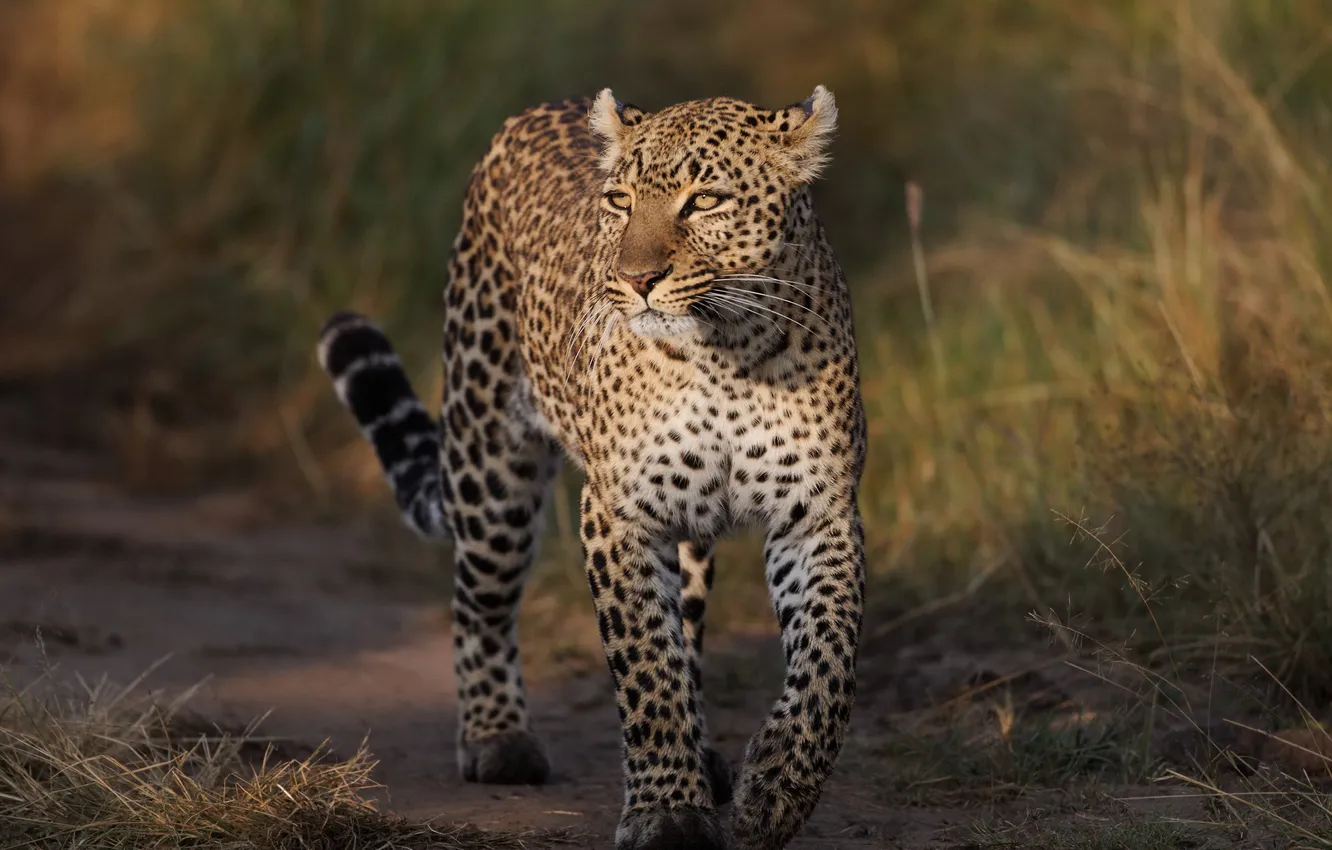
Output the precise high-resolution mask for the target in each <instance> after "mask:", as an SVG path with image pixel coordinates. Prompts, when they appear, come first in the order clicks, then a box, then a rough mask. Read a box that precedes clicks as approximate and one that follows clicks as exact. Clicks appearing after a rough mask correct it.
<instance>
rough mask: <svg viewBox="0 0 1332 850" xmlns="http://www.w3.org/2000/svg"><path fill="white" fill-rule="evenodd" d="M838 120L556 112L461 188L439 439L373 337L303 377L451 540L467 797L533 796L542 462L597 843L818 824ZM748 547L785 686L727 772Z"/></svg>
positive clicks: (853, 644)
mask: <svg viewBox="0 0 1332 850" xmlns="http://www.w3.org/2000/svg"><path fill="white" fill-rule="evenodd" d="M835 125H836V107H835V105H834V102H833V97H832V95H831V94H830V93H829V92H827V91H826V90H825V89H823V88H822V87H819V88H817V89H815V92H814V94H813V95H812V96H811V97H810V98H809V99H807V100H805V101H803V102H801V103H797V104H793V105H792V106H789V107H786V108H784V109H778V110H766V109H761V108H759V107H756V106H753V105H751V104H748V103H744V102H741V101H738V100H732V99H729V98H713V99H708V100H701V101H694V102H689V103H683V104H678V105H675V106H671V107H668V108H666V109H663V110H661V111H659V112H656V113H646V112H644V111H643V110H640V109H638V108H636V107H633V106H629V105H625V104H622V103H619V102H618V101H616V99H615V98H614V96H613V95H612V94H611V92H610V91H609V90H605V91H603V92H601V93H600V94H599V95H598V96H597V97H596V99H595V100H593V101H591V102H589V101H585V100H572V101H564V102H559V103H551V104H546V105H544V106H540V107H537V108H534V109H531V110H528V111H527V112H524V113H522V114H521V115H518V116H515V117H513V118H511V119H509V120H508V121H507V122H506V123H505V125H504V127H503V128H502V129H501V130H500V132H499V133H498V134H497V135H496V136H495V138H494V140H493V141H492V143H491V145H490V147H489V149H488V150H487V151H486V153H485V155H484V157H483V158H482V160H481V161H480V163H479V164H478V165H477V167H476V169H475V171H474V173H473V175H472V179H471V183H470V185H469V187H468V190H467V193H466V197H465V199H464V202H463V219H462V225H461V229H460V231H459V233H458V235H457V238H456V240H455V242H454V250H453V259H452V264H451V267H450V275H449V281H448V283H447V285H446V288H445V302H446V308H447V309H446V320H445V326H444V365H445V373H446V376H447V380H446V382H445V388H444V398H443V404H442V408H441V413H440V420H439V421H438V423H436V422H435V421H433V420H432V419H431V418H430V417H429V416H428V415H427V414H426V413H425V411H424V410H423V409H422V408H421V405H420V403H419V402H418V401H417V399H416V396H415V395H414V394H413V392H412V390H411V387H410V386H409V385H408V382H407V380H406V378H405V376H404V374H403V372H402V368H401V365H400V364H399V363H398V361H397V359H396V357H395V356H394V355H393V352H392V349H391V347H390V345H389V342H388V340H387V339H386V338H385V337H384V336H383V334H381V333H380V332H379V331H377V330H375V329H374V328H373V326H372V325H371V324H370V323H369V322H368V321H367V320H366V319H364V318H363V317H360V316H356V315H353V314H348V313H340V314H338V315H337V316H335V317H333V319H331V320H330V321H329V323H328V325H327V326H326V328H325V330H324V332H323V334H322V336H321V340H320V358H321V362H322V363H323V365H324V367H325V368H326V369H327V371H328V372H329V374H330V375H331V377H332V378H333V381H334V385H335V387H336V388H337V391H338V394H339V396H340V398H341V399H342V400H343V402H344V403H345V404H346V405H347V406H348V407H349V408H350V410H351V412H352V413H353V415H354V416H355V418H356V419H357V421H358V422H359V424H360V426H361V428H362V429H363V431H364V433H365V435H366V437H367V438H368V439H369V440H370V441H371V442H372V443H373V445H374V447H375V450H376V452H377V454H378V457H379V459H380V461H381V462H382V464H383V466H384V469H385V473H386V475H387V477H388V480H389V483H390V485H391V486H392V487H393V490H394V492H395V494H396V496H397V499H398V503H399V505H400V506H401V507H402V510H403V513H404V516H405V517H406V519H407V522H408V523H409V524H410V525H411V526H412V527H413V528H415V529H416V530H417V531H418V532H419V533H421V534H423V535H426V536H431V537H445V536H446V537H449V538H451V539H452V541H453V548H454V552H455V556H454V557H455V585H454V586H455V592H454V599H453V633H454V645H455V649H456V662H455V664H456V667H455V672H456V676H457V685H458V691H459V695H460V700H461V705H462V719H461V722H460V726H459V730H458V759H459V765H460V768H461V770H462V772H463V774H464V776H466V777H467V778H468V779H472V780H475V781H480V782H529V783H539V782H542V781H544V780H545V779H546V778H547V774H548V770H549V768H548V764H547V760H546V756H545V753H544V751H543V749H542V747H541V745H540V744H539V743H538V740H537V738H536V736H535V733H534V731H533V729H532V724H531V718H530V716H529V713H528V711H527V706H526V702H525V697H524V689H523V679H522V671H521V665H520V662H519V654H518V643H517V635H516V631H515V622H516V621H515V616H516V611H517V607H518V604H519V599H520V597H521V595H522V591H523V585H524V581H525V579H526V577H527V575H528V572H529V570H530V568H531V565H532V561H533V558H534V555H535V551H536V544H537V537H538V532H539V529H540V516H541V509H542V504H543V502H544V500H545V498H546V495H547V491H548V489H549V487H550V484H551V481H552V479H553V478H554V476H555V474H556V472H557V470H558V467H559V463H560V459H561V457H562V456H567V457H570V458H572V459H573V460H574V461H575V462H576V463H577V464H578V465H579V466H581V467H582V468H583V470H584V472H585V484H584V486H583V494H582V500H581V521H580V522H581V537H582V543H583V548H584V554H585V562H586V569H587V579H588V584H589V586H590V588H591V591H592V598H593V601H594V604H595V608H596V613H597V620H598V624H599V627H600V631H601V637H602V641H603V644H604V647H605V652H606V659H607V662H608V665H609V667H610V672H611V678H612V680H613V682H614V686H615V693H616V698H617V703H618V706H619V713H620V721H621V726H622V729H623V736H624V771H625V798H624V810H623V814H622V817H621V823H620V828H619V830H618V832H617V837H616V846H617V848H620V849H621V850H648V848H654V849H655V848H684V847H691V848H720V847H725V846H735V847H740V848H764V850H770V848H780V847H783V846H785V844H786V843H787V842H788V841H789V840H790V839H791V838H792V836H794V835H795V834H796V832H797V831H798V830H799V829H800V827H801V826H802V825H803V824H804V822H805V820H806V819H807V818H808V816H809V814H810V812H811V811H812V810H813V808H814V806H815V804H816V803H817V801H818V799H819V795H820V792H821V789H822V786H823V783H824V780H825V779H826V778H827V776H828V774H829V773H830V772H831V771H832V768H833V765H834V762H835V760H836V758H837V755H838V752H839V751H840V749H841V746H842V740H843V736H844V733H845V730H846V725H847V722H848V719H849V717H850V712H851V707H852V703H853V702H854V698H855V690H856V677H855V663H856V655H857V647H858V643H859V636H860V627H861V616H862V608H863V600H864V543H863V529H862V525H861V519H860V514H859V510H858V507H857V503H856V490H857V488H858V486H859V481H860V476H861V470H862V468H863V465H864V454H865V422H864V413H863V410H862V406H861V399H860V389H859V380H858V374H857V366H856V348H855V342H854V339H853V336H852V321H851V303H850V297H849V293H848V291H847V287H846V284H845V280H844V278H843V275H842V271H841V269H840V267H839V266H838V263H837V261H836V259H835V258H834V256H833V252H832V250H831V248H830V247H829V245H828V242H827V240H826V238H825V236H824V232H823V229H822V227H821V225H820V224H819V222H818V219H817V217H816V216H815V213H814V209H813V206H812V203H811V200H810V193H809V185H810V183H811V182H812V181H813V180H814V179H815V178H816V177H817V175H818V174H819V171H820V169H821V168H822V167H823V165H824V164H825V162H826V158H827V143H828V139H829V136H830V134H831V133H832V132H833V129H834V128H835ZM739 524H758V525H760V526H762V527H763V528H764V529H765V531H766V534H767V544H766V547H765V559H766V577H767V582H768V586H769V589H770V592H771V596H772V601H773V606H774V609H775V612H776V614H777V619H778V622H779V623H780V626H781V633H782V643H783V647H784V650H785V655H786V665H787V676H786V681H785V686H784V688H783V691H782V694H781V697H780V698H779V699H778V701H777V703H776V704H775V706H774V707H773V709H772V712H771V714H770V715H769V717H768V718H767V719H766V720H765V721H764V722H763V724H762V726H761V728H760V729H759V731H758V732H757V734H755V736H754V737H753V739H752V740H751V741H750V743H749V746H748V748H747V751H746V753H745V759H744V763H743V766H742V768H741V771H740V774H739V777H738V779H737V780H736V782H735V787H734V807H733V811H732V816H731V822H730V830H729V836H728V834H727V831H726V830H724V829H723V827H722V825H721V821H720V819H719V817H718V815H717V807H718V806H719V805H721V804H722V803H724V802H726V800H727V799H728V798H729V797H730V796H731V791H732V789H731V781H732V776H731V772H730V770H729V768H728V767H727V765H726V764H725V761H724V760H723V759H721V758H720V757H719V756H718V755H717V754H716V753H715V752H714V751H713V750H712V749H711V748H709V747H708V744H707V727H706V724H705V721H704V716H703V710H702V693H701V681H700V661H701V655H702V644H703V616H704V608H705V604H706V599H707V593H708V590H709V588H710V586H711V584H712V576H713V569H714V567H713V558H712V545H713V543H714V541H715V540H717V539H718V538H719V537H721V536H722V535H724V534H726V533H727V532H728V531H730V530H731V529H732V528H733V527H734V526H736V525H739Z"/></svg>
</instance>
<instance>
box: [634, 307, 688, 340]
mask: <svg viewBox="0 0 1332 850" xmlns="http://www.w3.org/2000/svg"><path fill="white" fill-rule="evenodd" d="M699 327H700V325H699V321H698V320H697V319H695V318H694V317H693V316H672V315H671V314H669V313H661V312H658V311H656V310H644V311H643V312H642V313H638V314H637V315H635V316H632V317H630V319H629V330H631V331H633V332H634V333H636V334H638V335H639V336H641V337H643V338H644V339H672V338H676V337H682V336H689V335H690V334H695V333H697V332H698V330H699Z"/></svg>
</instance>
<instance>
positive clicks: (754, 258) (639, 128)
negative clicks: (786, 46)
mask: <svg viewBox="0 0 1332 850" xmlns="http://www.w3.org/2000/svg"><path fill="white" fill-rule="evenodd" d="M589 122H590V126H591V130H592V133H593V134H594V135H595V136H596V137H597V138H598V139H599V140H600V141H601V143H602V151H601V159H600V165H601V170H602V172H603V173H604V175H605V183H604V185H603V187H602V197H601V206H602V212H601V228H602V234H603V237H604V238H606V239H608V240H609V242H610V243H612V244H614V245H615V246H617V247H616V250H615V251H614V252H613V256H612V259H611V262H610V264H609V268H608V269H607V270H606V272H605V281H604V283H605V286H606V297H607V298H608V299H609V300H610V302H611V303H612V304H613V305H614V306H615V307H616V308H618V309H619V310H620V311H621V312H622V313H623V314H624V315H625V316H626V317H627V318H628V320H629V327H630V328H631V329H632V330H633V331H634V332H635V333H637V334H639V335H640V336H644V337H671V336H679V335H683V334H687V333H692V332H694V331H695V330H697V329H698V324H699V320H700V319H701V318H702V317H703V316H704V315H709V316H712V317H714V318H718V317H720V316H722V315H724V314H725V312H726V308H727V306H728V298H731V297H734V296H733V295H727V294H726V293H727V292H728V291H729V292H733V291H734V287H737V286H741V287H743V286H744V285H745V283H746V276H757V275H763V274H764V273H765V271H767V270H768V269H770V267H771V265H772V264H773V262H774V261H775V260H776V259H777V257H778V256H779V255H781V254H782V251H783V247H784V245H785V244H786V243H788V242H790V241H791V240H792V238H793V233H792V230H793V228H794V227H795V226H796V225H797V224H799V222H797V221H796V220H795V219H796V216H794V215H792V213H793V210H794V208H795V206H796V203H797V200H798V199H799V198H800V197H801V196H802V195H803V193H804V191H805V188H806V187H807V186H808V184H809V183H810V182H812V181H813V180H814V179H815V178H816V177H817V176H818V175H819V173H820V171H821V170H822V169H823V167H824V165H825V164H826V163H827V160H828V154H827V147H828V142H829V139H830V136H831V135H832V133H833V131H834V129H835V128H836V125H837V106H836V104H835V103H834V101H833V96H832V93H831V92H829V91H828V90H827V89H825V88H824V87H823V86H819V87H817V88H815V89H814V93H813V94H812V95H810V96H809V97H808V98H806V99H805V100H803V101H801V102H800V103H795V104H792V105H790V106H787V107H784V108H782V109H776V110H771V109H762V108H759V107H757V106H754V105H752V104H749V103H745V102H743V101H739V100H734V99H731V98H711V99H708V100H698V101H690V102H687V103H682V104H677V105H675V106H671V107H668V108H666V109H663V110H661V111H659V112H654V113H648V112H644V111H643V110H641V109H639V108H637V107H635V106H631V105H628V104H624V103H620V102H619V101H617V100H616V99H615V96H614V95H613V94H612V93H611V90H610V89H604V90H602V91H601V93H600V94H599V95H597V98H596V100H595V101H594V102H593V104H592V107H591V112H590V116H589ZM719 278H721V280H719ZM751 279H752V278H751ZM730 303H732V304H733V303H734V302H730ZM719 310H721V311H722V312H718V311H719Z"/></svg>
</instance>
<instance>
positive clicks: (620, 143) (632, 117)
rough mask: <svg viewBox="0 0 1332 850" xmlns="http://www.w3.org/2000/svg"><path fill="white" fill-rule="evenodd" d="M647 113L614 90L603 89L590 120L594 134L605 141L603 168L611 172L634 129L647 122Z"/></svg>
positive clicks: (592, 108) (592, 107) (593, 102)
mask: <svg viewBox="0 0 1332 850" xmlns="http://www.w3.org/2000/svg"><path fill="white" fill-rule="evenodd" d="M645 117H647V113H645V112H644V111H643V110H641V109H639V108H638V107H637V106H634V105H633V104H629V103H621V102H620V101H618V100H616V99H615V95H614V93H612V92H611V90H610V89H602V90H601V91H600V92H598V93H597V97H596V100H594V101H592V106H591V108H590V109H589V110H588V116H587V123H588V128H589V129H590V130H591V131H592V135H593V136H596V137H597V138H598V139H600V140H601V143H602V148H601V167H602V169H603V170H605V171H609V170H610V169H611V168H613V167H614V166H615V162H616V160H618V159H619V158H620V154H621V152H622V151H623V149H624V142H625V141H626V140H627V139H628V138H629V136H630V135H631V134H632V132H633V128H634V127H637V126H638V125H639V124H641V123H643V119H644V118H645Z"/></svg>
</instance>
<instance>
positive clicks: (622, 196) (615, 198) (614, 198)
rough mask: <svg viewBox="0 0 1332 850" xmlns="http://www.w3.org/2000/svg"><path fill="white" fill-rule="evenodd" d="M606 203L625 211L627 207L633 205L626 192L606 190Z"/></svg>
mask: <svg viewBox="0 0 1332 850" xmlns="http://www.w3.org/2000/svg"><path fill="white" fill-rule="evenodd" d="M606 203H608V204H610V205H611V207H613V208H614V209H617V210H621V211H627V210H628V209H629V207H631V206H633V202H632V200H631V199H630V198H629V193H628V192H607V193H606Z"/></svg>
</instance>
